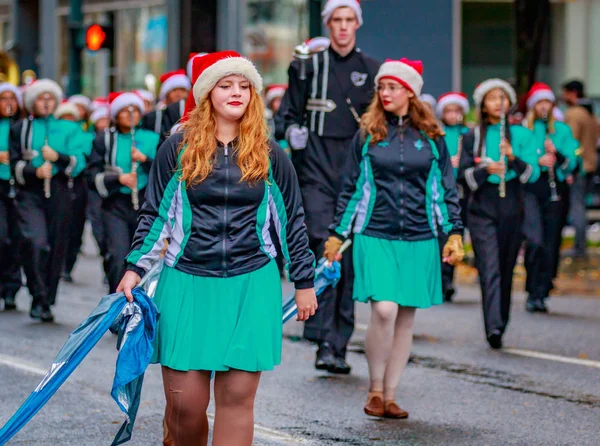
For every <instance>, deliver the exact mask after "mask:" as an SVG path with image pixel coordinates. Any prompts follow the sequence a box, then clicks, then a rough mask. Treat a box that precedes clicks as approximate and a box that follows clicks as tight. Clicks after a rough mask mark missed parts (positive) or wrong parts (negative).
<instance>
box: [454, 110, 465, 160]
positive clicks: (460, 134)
mask: <svg viewBox="0 0 600 446" xmlns="http://www.w3.org/2000/svg"><path fill="white" fill-rule="evenodd" d="M462 124H463V116H462V115H460V116H459V117H458V149H456V156H457V157H458V159H460V155H461V154H462V146H463V134H462Z"/></svg>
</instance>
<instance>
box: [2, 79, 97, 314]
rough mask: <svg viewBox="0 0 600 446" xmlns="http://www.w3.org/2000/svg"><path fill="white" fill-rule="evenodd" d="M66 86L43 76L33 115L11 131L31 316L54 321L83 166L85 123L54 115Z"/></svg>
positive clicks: (33, 89) (29, 96)
mask: <svg viewBox="0 0 600 446" xmlns="http://www.w3.org/2000/svg"><path fill="white" fill-rule="evenodd" d="M62 94H63V93H62V90H61V88H60V87H59V86H58V84H57V83H56V82H54V81H52V80H50V79H40V80H37V81H36V82H34V83H32V84H31V85H30V86H29V87H27V89H26V90H25V94H24V103H25V106H26V108H27V110H30V111H31V113H32V115H30V116H29V117H28V118H27V119H25V120H23V121H21V122H18V123H17V124H15V125H14V126H13V127H12V129H11V133H10V161H11V167H12V169H13V172H14V176H15V179H16V182H17V185H18V187H17V196H16V207H17V214H18V217H19V232H20V234H21V236H22V245H21V246H22V249H21V252H22V255H23V258H25V259H27V261H26V262H23V268H24V269H25V274H26V276H27V287H28V288H29V292H30V293H31V295H32V297H33V300H32V304H31V310H30V313H29V314H30V316H31V317H32V318H34V319H41V320H42V321H43V322H52V321H53V320H54V316H53V314H52V311H51V310H50V306H51V305H53V304H54V302H55V299H56V292H57V288H58V282H59V279H60V273H61V270H62V266H63V264H64V260H65V252H66V249H67V243H68V238H69V232H70V224H71V216H72V203H71V193H72V190H71V187H72V184H73V183H72V182H73V178H74V177H76V176H77V175H79V174H80V173H81V172H82V171H83V169H85V162H86V152H85V150H86V148H85V147H84V146H83V145H82V139H81V138H80V137H79V134H80V132H81V127H80V126H79V125H78V124H76V123H73V122H69V121H64V120H57V119H55V118H54V116H53V113H54V111H55V110H56V108H57V106H58V104H59V103H60V101H61V99H62Z"/></svg>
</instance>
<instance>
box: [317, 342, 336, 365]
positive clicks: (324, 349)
mask: <svg viewBox="0 0 600 446" xmlns="http://www.w3.org/2000/svg"><path fill="white" fill-rule="evenodd" d="M334 365H335V356H334V355H333V349H332V348H331V345H330V344H329V343H328V342H323V343H322V344H321V345H320V346H319V350H317V359H316V360H315V368H316V369H317V370H329V368H330V367H333V366H334Z"/></svg>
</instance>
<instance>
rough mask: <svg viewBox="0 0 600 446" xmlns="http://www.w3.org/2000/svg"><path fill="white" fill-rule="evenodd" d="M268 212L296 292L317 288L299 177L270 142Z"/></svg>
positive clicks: (281, 152)
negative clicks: (315, 286) (273, 223)
mask: <svg viewBox="0 0 600 446" xmlns="http://www.w3.org/2000/svg"><path fill="white" fill-rule="evenodd" d="M271 175H272V178H271V184H269V198H268V200H269V212H270V214H271V216H272V218H273V220H274V222H275V229H276V231H277V234H278V235H279V240H280V243H281V247H282V251H283V254H284V256H285V257H286V259H287V260H288V266H289V268H288V269H289V275H290V280H291V281H292V282H294V285H295V287H296V289H304V288H312V287H313V286H314V283H313V282H314V275H315V274H314V271H315V270H314V267H315V256H314V254H313V253H312V251H311V250H310V248H309V245H308V234H307V231H306V225H305V223H304V208H303V207H302V195H301V193H300V186H299V185H298V177H297V176H296V171H295V170H294V166H293V165H292V162H291V160H290V159H289V158H288V156H287V155H286V154H285V152H284V151H283V150H282V149H281V147H279V146H278V145H277V143H275V142H274V141H271Z"/></svg>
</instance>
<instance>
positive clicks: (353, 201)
mask: <svg viewBox="0 0 600 446" xmlns="http://www.w3.org/2000/svg"><path fill="white" fill-rule="evenodd" d="M363 146H364V142H363V141H362V137H361V131H360V130H359V131H358V132H357V133H356V135H354V139H353V140H352V143H351V145H350V156H349V157H348V160H347V161H346V166H345V167H344V173H343V175H342V188H341V191H340V194H339V195H338V201H337V207H336V212H335V218H334V221H333V224H332V225H331V226H330V227H329V229H330V230H331V231H332V234H333V235H336V236H337V237H340V238H344V239H345V238H348V236H349V235H350V233H351V232H352V224H353V223H354V220H355V219H356V218H357V215H358V214H359V211H360V210H361V203H363V202H364V199H365V193H366V192H367V189H368V186H369V185H371V184H372V182H371V181H369V180H370V179H369V178H367V172H369V171H370V169H366V168H365V167H367V166H365V162H364V160H363V156H362V152H363Z"/></svg>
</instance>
